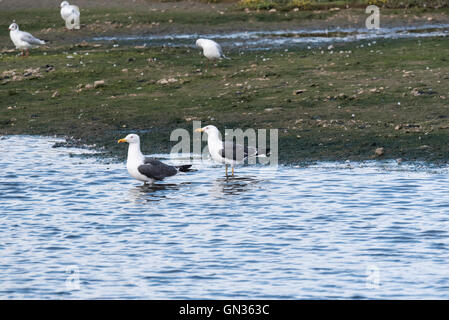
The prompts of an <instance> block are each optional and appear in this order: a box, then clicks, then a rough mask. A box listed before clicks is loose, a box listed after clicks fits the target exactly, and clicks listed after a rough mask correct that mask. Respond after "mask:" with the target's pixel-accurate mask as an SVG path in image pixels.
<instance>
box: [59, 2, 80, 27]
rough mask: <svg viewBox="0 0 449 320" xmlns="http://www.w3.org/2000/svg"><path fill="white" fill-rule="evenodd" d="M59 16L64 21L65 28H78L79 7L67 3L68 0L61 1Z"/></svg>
mask: <svg viewBox="0 0 449 320" xmlns="http://www.w3.org/2000/svg"><path fill="white" fill-rule="evenodd" d="M60 8H61V17H62V19H63V20H64V21H65V25H66V27H67V29H79V28H80V9H79V8H78V7H77V6H75V5H71V4H69V2H68V1H63V2H61V5H60Z"/></svg>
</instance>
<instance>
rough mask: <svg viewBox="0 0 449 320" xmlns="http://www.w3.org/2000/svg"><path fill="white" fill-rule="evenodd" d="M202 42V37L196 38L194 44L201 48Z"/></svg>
mask: <svg viewBox="0 0 449 320" xmlns="http://www.w3.org/2000/svg"><path fill="white" fill-rule="evenodd" d="M203 42H204V39H198V40H196V42H195V45H196V46H197V47H198V48H202V47H203Z"/></svg>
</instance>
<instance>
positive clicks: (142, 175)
mask: <svg viewBox="0 0 449 320" xmlns="http://www.w3.org/2000/svg"><path fill="white" fill-rule="evenodd" d="M123 142H128V144H129V147H128V159H127V160H126V169H128V173H129V174H130V175H131V177H133V178H134V179H137V180H139V181H143V182H144V184H146V183H147V182H149V183H153V182H154V181H161V180H163V179H164V178H167V177H171V176H174V175H175V174H177V173H178V172H188V171H192V170H191V169H190V167H191V166H192V165H191V164H186V165H182V166H170V165H168V164H165V163H162V162H161V161H159V160H156V159H154V158H149V157H145V156H144V155H143V154H142V152H141V151H140V138H139V136H138V135H137V134H128V135H127V136H126V137H125V138H123V139H120V140H118V143H123Z"/></svg>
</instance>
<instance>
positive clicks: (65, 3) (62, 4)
mask: <svg viewBox="0 0 449 320" xmlns="http://www.w3.org/2000/svg"><path fill="white" fill-rule="evenodd" d="M68 5H69V2H68V1H62V2H61V5H60V6H59V7H60V8H62V7H65V6H68Z"/></svg>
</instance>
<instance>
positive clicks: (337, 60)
mask: <svg viewBox="0 0 449 320" xmlns="http://www.w3.org/2000/svg"><path fill="white" fill-rule="evenodd" d="M82 2H83V1H80V4H79V5H80V7H81V8H82V11H81V12H82V18H81V24H82V25H81V30H79V31H65V30H64V23H63V21H62V20H61V18H60V16H59V10H58V9H57V8H54V9H53V8H48V7H42V6H41V7H33V6H28V7H27V6H26V5H24V4H25V3H26V1H18V2H17V3H18V4H17V6H11V5H9V4H8V3H3V2H0V9H1V10H0V18H1V19H0V21H2V24H1V26H0V29H1V30H3V31H2V32H1V34H0V41H1V42H0V43H1V45H0V46H1V47H2V48H3V50H2V51H1V54H0V134H2V135H11V134H32V135H58V136H65V137H68V138H69V142H70V143H75V144H87V145H92V146H95V147H96V148H98V149H100V150H102V151H103V152H104V153H105V154H108V155H111V154H112V155H119V156H124V152H123V150H122V148H118V147H117V146H116V141H117V138H122V137H123V136H124V135H126V134H127V133H129V132H137V133H139V134H140V135H141V137H142V139H143V146H144V148H145V149H144V150H143V151H144V152H147V153H157V152H169V151H170V148H171V147H172V146H173V145H174V144H175V142H171V141H170V133H171V132H172V130H174V129H176V128H185V129H188V130H192V121H194V120H198V121H202V123H204V124H214V125H216V126H217V127H219V128H220V129H224V128H242V129H246V128H255V129H259V128H260V129H278V130H279V157H280V161H281V162H288V163H292V162H293V163H294V162H302V161H316V160H337V161H338V160H346V159H351V160H366V159H373V158H376V159H396V158H402V159H404V160H427V161H433V162H446V161H447V159H448V156H449V145H448V141H449V139H448V135H449V112H448V111H449V105H448V99H449V88H448V86H447V83H448V79H449V65H448V59H449V58H448V56H449V55H448V53H449V43H448V41H447V38H446V32H447V27H446V25H447V23H449V19H447V11H446V9H438V10H423V9H419V8H418V9H407V10H405V9H381V23H383V24H382V27H384V28H386V29H384V30H388V28H391V30H401V28H405V29H403V30H407V32H408V33H410V34H411V35H412V36H409V37H389V36H388V34H389V33H388V32H387V33H386V36H385V37H378V38H375V39H373V38H370V37H367V38H366V39H357V38H355V39H352V40H353V41H329V40H328V39H329V38H331V37H338V36H339V35H340V36H342V34H341V32H340V34H338V33H339V32H338V30H340V31H341V30H346V31H348V32H349V34H348V35H347V36H352V35H353V31H351V30H355V32H358V31H357V30H362V29H363V28H364V20H365V19H366V17H367V15H366V14H365V13H364V10H362V9H349V10H344V9H341V10H333V11H331V10H309V11H287V12H280V11H278V12H274V13H273V12H272V13H270V12H267V11H260V12H257V11H254V10H253V11H251V10H250V11H249V12H248V11H244V10H242V9H241V8H239V7H236V6H235V5H234V4H215V5H209V4H201V3H194V4H190V3H189V4H186V3H183V2H180V3H178V2H177V3H152V2H138V4H136V5H130V2H127V1H125V2H122V5H121V4H120V3H118V2H116V1H113V2H111V3H110V4H109V6H108V4H107V3H102V5H101V6H98V7H96V8H93V7H92V6H88V5H87V6H85V7H84V8H83V7H82V6H81V4H82ZM12 19H15V20H16V22H17V23H18V24H19V26H20V27H21V29H23V30H26V31H30V32H32V33H33V34H34V35H36V36H39V37H40V38H43V39H46V40H50V43H49V44H48V45H47V46H43V47H41V48H39V49H34V50H32V51H31V54H30V57H28V58H23V57H20V56H18V55H17V54H18V51H16V50H12V49H13V45H12V42H11V41H10V39H9V34H8V31H7V28H8V25H9V23H10V22H11V20H12ZM395 28H396V29H395ZM277 30H282V31H286V30H287V31H288V30H307V32H309V33H306V35H307V36H310V35H313V32H318V33H319V31H322V30H328V32H329V30H333V31H335V30H337V31H335V32H330V33H328V34H324V35H323V34H322V33H321V34H320V37H321V38H323V39H324V40H323V41H321V42H320V41H317V42H312V41H310V43H308V42H307V41H302V43H301V45H300V46H297V45H290V44H288V41H286V42H287V44H284V45H281V46H277V45H273V48H272V49H267V43H264V45H263V46H264V50H252V49H254V48H256V49H257V46H255V47H254V48H247V47H246V46H245V43H244V42H245V41H250V40H245V39H243V40H239V41H240V42H243V45H240V46H239V45H236V44H235V43H233V41H232V38H230V39H226V41H224V42H225V43H223V49H224V51H225V53H226V55H228V56H229V57H230V58H231V60H224V61H220V62H218V63H216V64H213V63H209V65H207V64H206V61H205V60H204V57H202V56H201V55H199V51H198V49H196V48H194V46H193V45H194V39H195V37H194V35H204V34H206V35H207V34H214V35H223V34H232V33H235V32H246V31H248V32H256V33H257V32H260V33H261V34H262V36H260V37H262V38H263V37H264V36H265V35H266V36H267V37H268V38H269V37H270V34H273V33H274V34H276V32H277ZM314 30H316V31H314ZM422 30H424V31H422ZM264 32H265V35H264ZM363 32H364V33H365V34H367V35H370V34H369V33H368V32H367V30H366V29H365V30H364V31H363ZM429 33H430V34H429ZM180 34H184V35H191V36H190V38H188V41H187V40H183V41H184V42H182V41H181V43H175V44H174V45H172V46H167V45H165V44H164V41H163V40H164V39H165V38H164V37H167V39H168V37H169V36H172V37H176V36H177V35H180ZM417 34H419V35H422V34H426V36H416V35H417ZM413 35H415V36H413ZM343 36H346V35H344V34H343ZM123 37H125V38H126V37H131V38H133V39H146V38H145V37H147V38H148V40H146V41H148V42H151V43H149V44H147V46H144V45H143V44H144V43H145V42H135V41H121V40H120V39H123ZM151 37H153V38H151ZM155 37H156V38H157V37H159V38H161V39H163V40H161V41H159V42H158V43H156V44H154V43H153V42H154V41H153V40H154V38H155ZM218 38H219V37H218ZM282 38H283V39H287V40H289V39H290V38H291V39H301V38H302V37H301V34H299V35H298V33H297V34H290V35H289V34H288V32H287V33H284V34H283V36H282ZM152 39H153V40H152ZM217 41H220V39H217ZM167 42H170V41H167ZM95 82H97V84H96V85H95V86H94V83H95ZM381 148H383V149H381ZM376 149H377V151H378V152H377V154H376V153H375V150H376Z"/></svg>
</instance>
